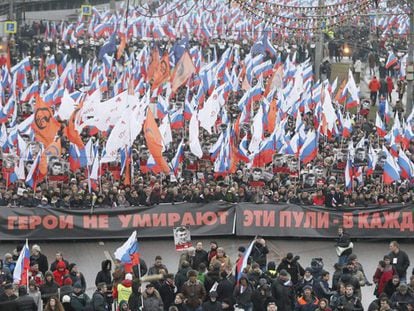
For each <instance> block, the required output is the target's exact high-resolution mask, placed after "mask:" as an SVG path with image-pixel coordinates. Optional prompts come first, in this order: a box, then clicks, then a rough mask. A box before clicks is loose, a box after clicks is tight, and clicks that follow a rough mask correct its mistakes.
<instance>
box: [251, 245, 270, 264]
mask: <svg viewBox="0 0 414 311" xmlns="http://www.w3.org/2000/svg"><path fill="white" fill-rule="evenodd" d="M268 253H269V249H268V248H267V246H266V241H265V240H264V239H263V238H262V237H257V238H256V241H255V243H254V245H253V248H252V251H251V253H250V257H252V259H253V261H254V262H256V263H258V264H259V265H260V269H262V270H263V271H264V270H265V269H266V266H267V254H268Z"/></svg>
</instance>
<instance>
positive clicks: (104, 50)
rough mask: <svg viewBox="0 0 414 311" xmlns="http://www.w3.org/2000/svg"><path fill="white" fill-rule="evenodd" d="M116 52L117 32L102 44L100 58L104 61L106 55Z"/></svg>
mask: <svg viewBox="0 0 414 311" xmlns="http://www.w3.org/2000/svg"><path fill="white" fill-rule="evenodd" d="M115 52H116V42H115V32H114V33H113V34H112V35H111V37H110V38H109V40H108V41H107V42H105V43H104V45H102V47H101V48H100V50H99V54H98V59H99V60H101V61H103V59H104V56H105V55H107V54H113V53H115Z"/></svg>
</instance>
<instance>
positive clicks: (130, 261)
mask: <svg viewBox="0 0 414 311" xmlns="http://www.w3.org/2000/svg"><path fill="white" fill-rule="evenodd" d="M114 256H115V259H117V260H119V261H120V262H121V263H123V264H124V268H125V272H127V273H128V272H131V271H132V267H133V266H135V265H139V263H140V260H139V257H140V254H139V244H138V241H137V232H136V231H134V232H132V233H131V235H130V237H129V238H128V240H126V242H125V243H124V244H122V246H120V247H118V248H117V249H116V251H115V252H114Z"/></svg>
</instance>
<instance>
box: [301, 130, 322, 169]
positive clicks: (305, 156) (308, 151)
mask: <svg viewBox="0 0 414 311" xmlns="http://www.w3.org/2000/svg"><path fill="white" fill-rule="evenodd" d="M317 154H318V135H316V132H315V131H312V132H308V133H307V135H306V140H305V142H304V144H303V147H302V148H301V150H300V153H299V158H300V160H301V161H302V162H303V164H307V163H309V162H311V161H312V160H313V159H314V158H315V157H316V155H317Z"/></svg>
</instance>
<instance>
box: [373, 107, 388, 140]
mask: <svg viewBox="0 0 414 311" xmlns="http://www.w3.org/2000/svg"><path fill="white" fill-rule="evenodd" d="M375 127H376V128H377V134H378V135H379V136H380V137H385V136H386V135H387V129H386V128H385V124H384V122H382V120H381V117H380V116H379V114H378V112H377V117H376V119H375Z"/></svg>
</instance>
